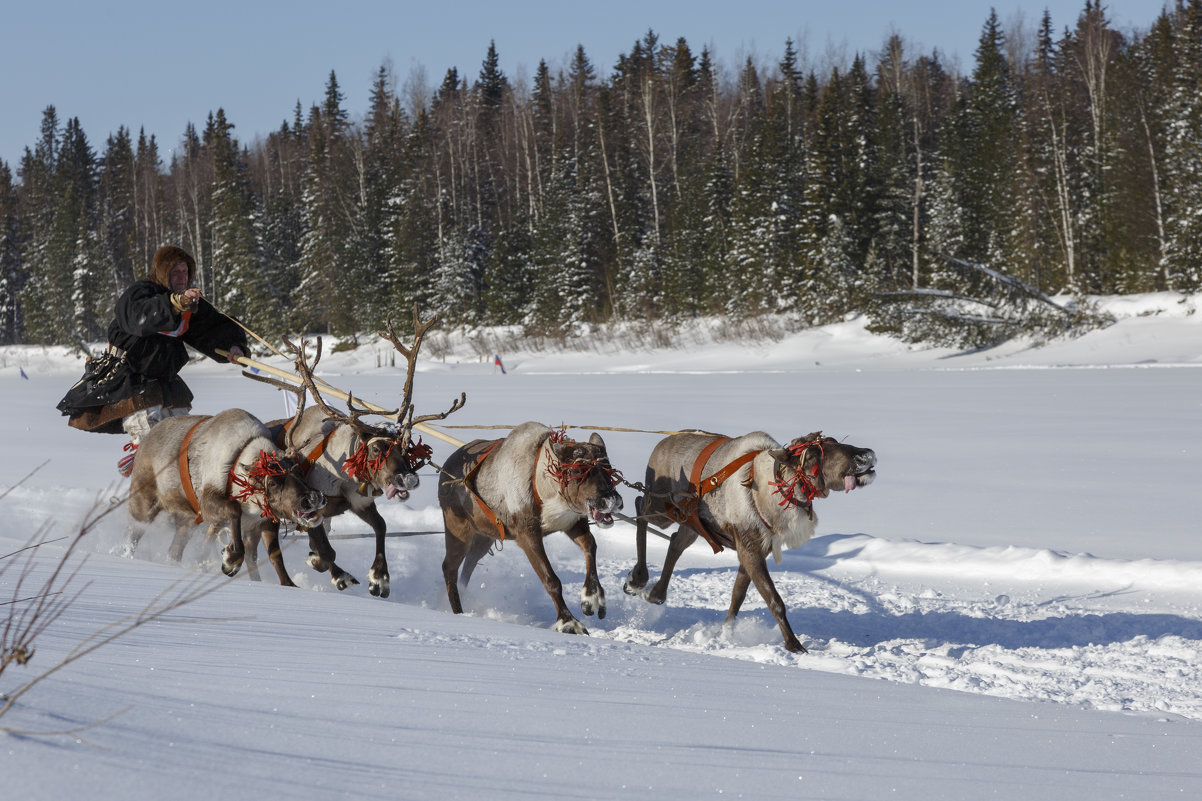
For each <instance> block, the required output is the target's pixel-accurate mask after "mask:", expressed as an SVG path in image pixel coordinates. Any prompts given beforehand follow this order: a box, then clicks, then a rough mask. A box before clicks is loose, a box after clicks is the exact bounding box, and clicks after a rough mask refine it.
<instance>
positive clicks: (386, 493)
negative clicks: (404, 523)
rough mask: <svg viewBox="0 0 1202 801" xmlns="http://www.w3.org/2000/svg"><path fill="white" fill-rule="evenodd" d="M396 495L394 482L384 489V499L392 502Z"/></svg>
mask: <svg viewBox="0 0 1202 801" xmlns="http://www.w3.org/2000/svg"><path fill="white" fill-rule="evenodd" d="M394 495H396V485H395V484H393V483H392V482H389V483H388V485H387V486H386V487H384V497H385V498H387V499H388V500H390V501H391V500H392V496H394Z"/></svg>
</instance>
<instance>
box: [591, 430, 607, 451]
mask: <svg viewBox="0 0 1202 801" xmlns="http://www.w3.org/2000/svg"><path fill="white" fill-rule="evenodd" d="M588 441H589V444H590V445H600V446H601V447H602V448H604V447H605V440H603V439H601V435H600V434H598V433H597V432H596V431H594V432H593V433H592V434H589V437H588Z"/></svg>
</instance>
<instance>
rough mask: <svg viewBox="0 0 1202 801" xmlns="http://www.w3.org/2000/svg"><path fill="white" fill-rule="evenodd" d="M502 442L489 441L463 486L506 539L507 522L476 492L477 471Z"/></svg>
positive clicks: (469, 471)
mask: <svg viewBox="0 0 1202 801" xmlns="http://www.w3.org/2000/svg"><path fill="white" fill-rule="evenodd" d="M501 442H502V440H499V439H498V440H494V441H493V442H491V443H489V445H488V447H487V448H485V449H484V452H483V453H481V454H480V458H479V459H477V460H476V463H475V464H474V465H472V469H471V470H468V471H467V474H466V475H465V476H464V477H463V487H464V489H466V490H467V491H468V494H470V495H471V496H472V500H474V501H475V502H476V505H477V506H479V507H480V511H481V512H483V513H484V516H485V517H486V518H488V522H490V523H492V524H493V525H494V526H496V529H497V532H498V533H499V534H500V535H501V539H502V540H504V539H506V538H507V536H508V535H507V533H506V531H505V524H504V523H502V522H501V521H500V520H498V519H497V514H496V512H494V511H493V510H492V509H489V508H488V504H486V503H485V502H484V499H483V498H481V497H480V496H479V495H478V494H477V493H476V473H478V472H480V465H482V464H484V460H485V459H486V458H488V455H489V454H490V453H492V452H493V449H495V448H496V447H497V446H498V445H500V444H501Z"/></svg>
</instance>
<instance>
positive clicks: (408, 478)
mask: <svg viewBox="0 0 1202 801" xmlns="http://www.w3.org/2000/svg"><path fill="white" fill-rule="evenodd" d="M403 481H404V482H405V489H407V490H412V489H417V485H418V484H419V483H420V481H421V479H419V478H418V477H417V473H406V474H405V477H404V479H403Z"/></svg>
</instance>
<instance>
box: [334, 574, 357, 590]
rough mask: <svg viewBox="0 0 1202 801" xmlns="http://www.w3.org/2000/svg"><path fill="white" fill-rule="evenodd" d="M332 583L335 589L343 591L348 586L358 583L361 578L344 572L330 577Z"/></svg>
mask: <svg viewBox="0 0 1202 801" xmlns="http://www.w3.org/2000/svg"><path fill="white" fill-rule="evenodd" d="M330 583H331V584H333V585H334V588H335V589H337V590H338V591H339V592H341V591H342V590H345V589H346V588H347V587H353V586H355V585H356V584H358V583H359V579H357V578H355V577H354V576H352V575H351V574H350V573H343V574H342V575H341V576H337V577H335V578H332V579H330Z"/></svg>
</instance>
